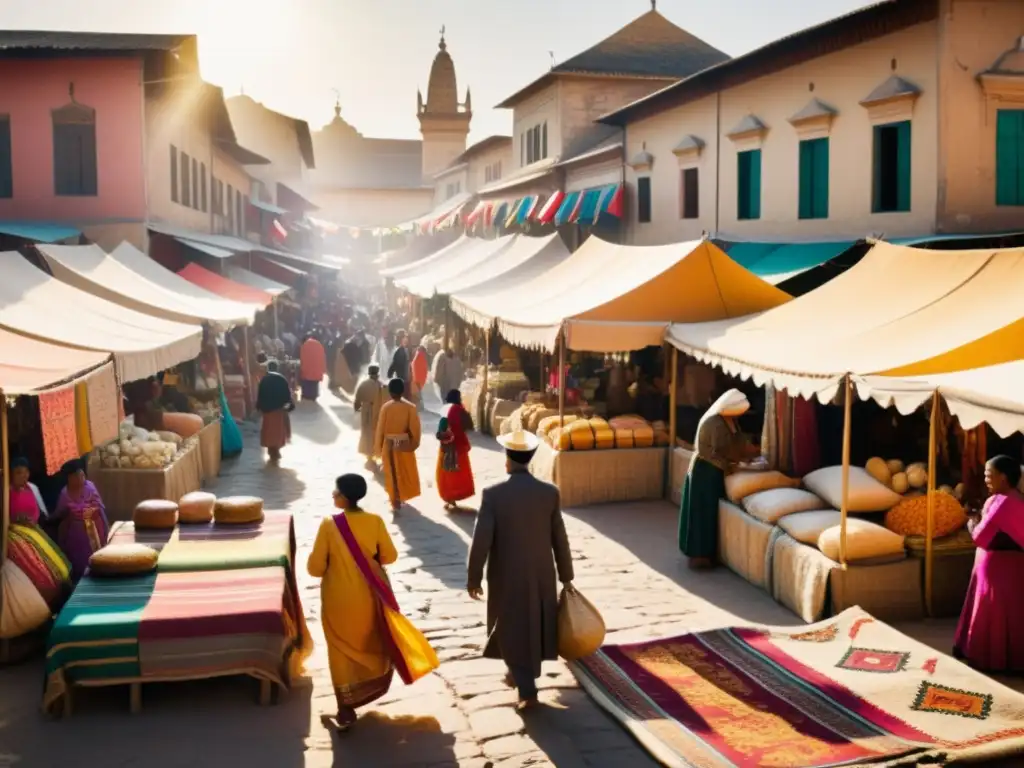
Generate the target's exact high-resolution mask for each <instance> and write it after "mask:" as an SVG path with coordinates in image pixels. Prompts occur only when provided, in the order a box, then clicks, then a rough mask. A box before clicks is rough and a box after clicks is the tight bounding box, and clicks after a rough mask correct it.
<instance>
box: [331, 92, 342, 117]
mask: <svg viewBox="0 0 1024 768" xmlns="http://www.w3.org/2000/svg"><path fill="white" fill-rule="evenodd" d="M332 90H333V91H334V119H335V120H340V119H341V91H339V90H338V89H337V88H334V89H332Z"/></svg>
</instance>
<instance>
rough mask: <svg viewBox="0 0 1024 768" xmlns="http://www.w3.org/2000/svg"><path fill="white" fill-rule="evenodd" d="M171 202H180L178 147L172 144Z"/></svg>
mask: <svg viewBox="0 0 1024 768" xmlns="http://www.w3.org/2000/svg"><path fill="white" fill-rule="evenodd" d="M171 202H172V203H176V202H178V148H177V147H176V146H174V145H173V144H171Z"/></svg>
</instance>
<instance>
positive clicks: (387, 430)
mask: <svg viewBox="0 0 1024 768" xmlns="http://www.w3.org/2000/svg"><path fill="white" fill-rule="evenodd" d="M404 393H405V382H403V381H402V380H401V379H392V380H391V381H389V382H388V394H389V395H391V399H390V400H389V401H388V402H386V403H384V405H383V406H381V409H380V416H379V417H378V419H377V434H376V436H375V437H374V441H373V455H374V456H380V458H381V462H382V463H383V465H384V487H385V488H386V489H387V492H388V498H389V499H391V510H392V511H393V512H397V511H398V510H399V509H401V508H402V504H404V503H405V502H407V501H409V500H410V499H415V498H416V497H417V496H419V495H420V472H419V468H418V467H417V466H416V449H417V448H419V447H420V436H421V428H420V416H419V414H418V413H417V412H416V406H415V405H413V404H412V403H410V402H409V401H408V400H406V399H404V398H403V397H402V395H403V394H404Z"/></svg>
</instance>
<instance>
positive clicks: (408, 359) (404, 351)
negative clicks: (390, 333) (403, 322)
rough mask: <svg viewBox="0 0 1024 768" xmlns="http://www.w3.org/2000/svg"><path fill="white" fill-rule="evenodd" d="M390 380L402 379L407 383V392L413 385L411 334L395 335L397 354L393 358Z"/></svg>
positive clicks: (389, 372)
mask: <svg viewBox="0 0 1024 768" xmlns="http://www.w3.org/2000/svg"><path fill="white" fill-rule="evenodd" d="M388 378H389V379H392V378H394V379H401V380H402V381H403V382H405V391H406V392H408V391H409V389H410V384H411V383H412V356H411V355H410V354H409V334H407V333H406V332H405V331H398V332H397V333H396V334H395V354H394V355H392V356H391V366H390V367H389V368H388Z"/></svg>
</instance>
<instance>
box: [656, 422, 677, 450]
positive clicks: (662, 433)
mask: <svg viewBox="0 0 1024 768" xmlns="http://www.w3.org/2000/svg"><path fill="white" fill-rule="evenodd" d="M651 427H652V428H653V429H654V444H655V445H656V446H658V447H659V448H660V447H662V446H665V445H671V444H672V438H671V437H669V434H668V424H666V423H665V422H664V421H652V422H651Z"/></svg>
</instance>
